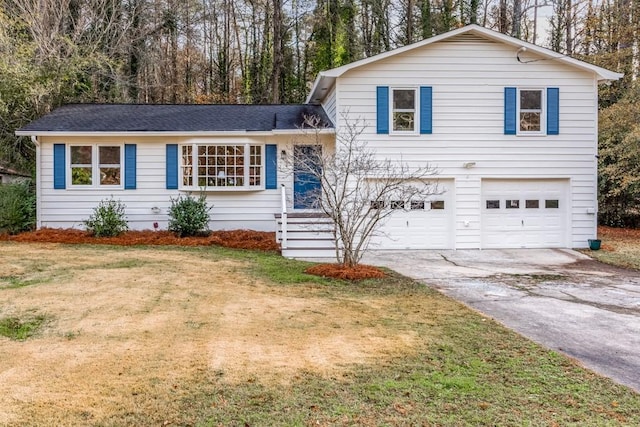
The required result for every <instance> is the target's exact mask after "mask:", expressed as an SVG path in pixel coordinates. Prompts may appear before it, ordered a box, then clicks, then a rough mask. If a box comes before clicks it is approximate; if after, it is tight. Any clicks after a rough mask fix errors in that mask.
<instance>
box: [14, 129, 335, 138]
mask: <svg viewBox="0 0 640 427" xmlns="http://www.w3.org/2000/svg"><path fill="white" fill-rule="evenodd" d="M310 131H313V130H312V129H281V130H273V131H255V132H254V131H189V132H184V131H118V132H100V131H96V132H92V131H77V132H72V131H16V132H15V134H16V135H17V136H36V137H42V136H45V137H65V136H73V137H78V136H79V137H96V136H98V137H105V136H106V137H127V136H148V137H156V136H176V137H231V136H275V135H303V134H305V133H307V132H310ZM318 132H319V133H321V134H334V133H335V129H333V128H323V129H319V130H318Z"/></svg>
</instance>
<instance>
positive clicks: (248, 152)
mask: <svg viewBox="0 0 640 427" xmlns="http://www.w3.org/2000/svg"><path fill="white" fill-rule="evenodd" d="M263 164H264V163H263V153H262V146H260V145H251V144H232V145H231V144H230V145H218V144H215V145H213V144H193V145H183V146H182V163H181V171H182V181H181V182H182V186H183V187H191V188H208V189H220V190H221V189H227V190H242V189H259V188H263V187H264V184H263V178H262V170H263Z"/></svg>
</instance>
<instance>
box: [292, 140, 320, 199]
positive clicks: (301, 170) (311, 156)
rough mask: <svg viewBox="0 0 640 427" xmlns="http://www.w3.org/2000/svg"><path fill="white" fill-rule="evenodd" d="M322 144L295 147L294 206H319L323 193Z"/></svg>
mask: <svg viewBox="0 0 640 427" xmlns="http://www.w3.org/2000/svg"><path fill="white" fill-rule="evenodd" d="M321 153H322V146H320V145H296V146H294V147H293V156H294V159H293V208H294V209H314V208H317V203H318V198H319V197H320V195H321V189H320V180H319V179H318V171H319V170H320V164H319V156H320V155H321Z"/></svg>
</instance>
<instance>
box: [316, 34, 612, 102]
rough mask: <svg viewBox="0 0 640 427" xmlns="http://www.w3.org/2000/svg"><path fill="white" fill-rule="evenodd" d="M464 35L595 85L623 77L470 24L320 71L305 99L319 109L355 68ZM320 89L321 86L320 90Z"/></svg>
mask: <svg viewBox="0 0 640 427" xmlns="http://www.w3.org/2000/svg"><path fill="white" fill-rule="evenodd" d="M466 33H471V34H478V35H480V36H484V37H486V38H488V39H490V40H494V41H497V42H501V43H504V44H507V45H510V46H513V47H514V48H516V49H522V48H526V49H527V50H530V51H531V52H535V53H536V54H539V55H541V56H543V57H545V58H548V59H550V60H556V61H559V62H563V63H565V64H568V65H571V66H573V67H576V68H578V69H581V70H584V71H590V72H592V73H594V75H595V77H596V80H597V81H598V83H606V82H611V81H616V80H619V79H621V78H622V77H623V76H624V74H622V73H616V72H614V71H610V70H607V69H605V68H602V67H598V66H597V65H593V64H589V63H587V62H584V61H580V60H578V59H575V58H571V57H569V56H566V55H563V54H560V53H557V52H555V51H553V50H551V49H547V48H544V47H540V46H538V45H535V44H533V43H529V42H525V41H522V40H520V39H516V38H514V37H511V36H507V35H505V34H502V33H499V32H497V31H493V30H490V29H488V28H485V27H481V26H479V25H477V24H471V25H467V26H465V27H462V28H458V29H456V30H453V31H449V32H447V33H443V34H439V35H437V36H434V37H430V38H428V39H425V40H422V41H420V42H417V43H413V44H410V45H406V46H402V47H399V48H397V49H393V50H390V51H387V52H383V53H380V54H378V55H375V56H370V57H368V58H364V59H361V60H359V61H355V62H352V63H350V64H346V65H343V66H341V67H338V68H333V69H331V70H326V71H322V72H320V73H319V74H318V77H317V78H316V80H315V82H314V84H313V86H312V88H311V91H310V93H309V96H308V97H307V101H306V102H307V103H308V104H315V105H319V104H321V103H322V100H323V99H324V98H323V95H324V94H322V93H320V91H319V88H320V87H325V86H327V85H328V83H329V85H331V86H332V85H333V84H335V80H336V79H337V78H338V77H340V76H342V75H343V74H344V73H346V72H347V71H349V70H353V69H355V68H359V67H363V66H365V65H368V64H370V63H372V62H377V61H381V60H384V59H386V58H389V57H392V56H395V55H399V54H402V53H404V52H409V51H411V50H414V49H419V48H422V47H424V46H427V45H430V44H433V43H437V42H439V41H442V40H446V39H449V38H452V37H456V36H458V35H460V34H466ZM516 54H517V50H516V51H514V56H515V55H516ZM321 85H322V86H321Z"/></svg>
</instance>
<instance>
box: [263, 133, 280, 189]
mask: <svg viewBox="0 0 640 427" xmlns="http://www.w3.org/2000/svg"><path fill="white" fill-rule="evenodd" d="M264 151H265V153H264V156H265V164H264V169H265V171H264V177H265V182H264V188H266V189H267V190H273V189H276V188H278V146H277V145H275V144H267V145H265V146H264Z"/></svg>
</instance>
